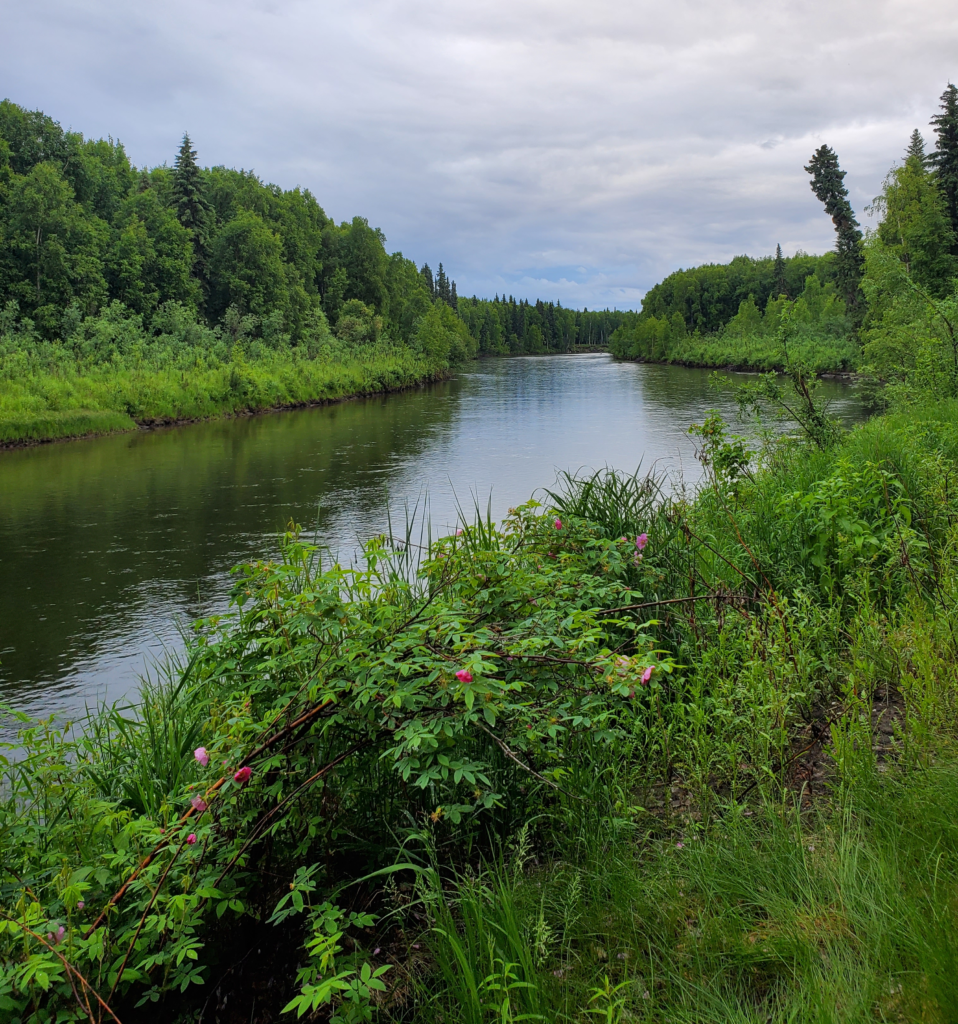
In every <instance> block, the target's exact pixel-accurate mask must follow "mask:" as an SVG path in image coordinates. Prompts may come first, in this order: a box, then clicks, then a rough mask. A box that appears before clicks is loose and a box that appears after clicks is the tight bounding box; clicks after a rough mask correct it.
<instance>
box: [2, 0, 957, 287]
mask: <svg viewBox="0 0 958 1024" xmlns="http://www.w3.org/2000/svg"><path fill="white" fill-rule="evenodd" d="M4 23H5V24H4V33H3V39H2V41H0V92H3V93H4V94H5V95H7V96H9V97H10V98H11V99H13V100H15V101H16V102H19V103H22V104H24V105H27V106H30V107H39V108H41V109H43V110H45V111H46V112H47V113H49V114H51V115H52V116H54V117H56V118H58V119H59V120H60V121H62V122H63V123H64V124H65V125H72V126H73V127H74V128H76V129H78V130H80V131H83V132H84V134H87V135H94V136H99V135H107V134H112V135H113V136H114V137H119V138H121V139H122V140H123V141H124V142H125V143H126V144H127V147H128V150H129V152H130V154H131V156H132V158H133V159H134V160H135V161H136V162H137V163H140V164H144V163H149V164H153V163H158V162H162V161H163V160H172V157H173V155H174V153H175V151H176V148H177V145H178V142H179V138H180V135H181V133H182V132H183V130H184V129H188V130H189V131H190V134H191V136H192V137H193V139H194V141H195V143H196V145H197V148H198V149H199V153H200V158H201V159H202V160H203V161H204V162H207V163H216V164H226V165H230V166H242V167H246V168H253V169H255V170H256V172H257V173H258V174H260V175H261V176H262V177H263V178H265V179H267V180H270V181H275V182H276V183H278V184H280V185H282V186H284V187H292V186H294V185H297V184H299V185H302V186H305V187H308V188H309V189H311V190H312V191H313V193H314V194H315V195H316V196H317V198H318V199H319V201H320V202H321V203H322V204H323V206H324V208H325V209H326V211H327V213H329V214H330V215H332V216H334V217H336V218H337V219H345V218H349V217H351V216H353V215H354V214H360V215H363V216H367V217H368V218H369V220H370V221H371V222H372V223H373V224H375V225H377V226H379V227H381V228H382V229H383V230H384V232H385V233H386V236H387V238H388V240H389V244H390V247H391V248H398V249H401V250H402V251H403V252H404V253H406V255H408V256H410V257H412V258H414V259H416V260H417V261H418V262H422V261H424V260H428V261H429V262H430V263H432V264H433V266H435V265H436V264H437V263H438V261H439V260H442V261H443V262H444V264H445V266H446V267H447V269H448V270H449V272H450V273H451V274H452V276H454V277H455V278H456V279H457V282H458V284H459V290H460V293H461V294H472V293H474V292H475V293H477V294H479V295H492V294H493V293H494V292H496V291H498V292H500V293H501V292H502V291H506V292H507V293H512V294H515V295H517V296H520V295H525V296H526V297H529V298H535V297H537V296H541V297H543V298H550V297H551V298H559V299H561V301H562V302H563V303H564V304H572V305H580V306H581V305H588V306H590V307H595V306H601V305H605V304H609V305H618V306H620V307H622V306H627V305H637V304H638V302H639V300H640V299H641V295H642V294H643V293H644V291H645V290H646V289H647V288H649V287H650V286H651V285H652V284H653V283H654V282H655V281H656V280H658V279H660V278H661V277H662V276H663V275H664V274H666V273H668V272H669V271H670V270H672V269H675V268H676V267H678V266H690V265H694V264H697V263H701V262H706V261H711V260H725V259H728V258H729V257H731V256H733V255H736V254H738V253H742V252H749V253H752V254H763V253H769V252H771V251H773V250H774V248H775V245H776V243H778V242H780V243H781V244H782V246H783V248H784V249H785V250H786V252H790V251H794V250H795V249H796V248H803V249H805V250H807V251H822V250H824V249H826V248H828V247H829V246H831V244H832V231H831V224H830V222H829V221H828V219H827V218H826V217H825V215H824V213H823V212H822V210H821V208H820V206H819V205H818V203H817V202H816V200H815V199H814V197H813V196H812V194H811V192H810V190H809V188H808V177H807V175H806V174H805V172H804V170H803V165H804V164H805V163H807V161H808V158H809V157H810V155H811V153H812V151H813V150H814V148H815V147H816V146H818V145H820V144H821V143H822V142H828V143H829V144H830V145H832V146H833V147H834V148H836V149H837V150H838V153H839V156H840V158H841V161H842V166H843V167H844V168H845V169H846V170H847V171H848V177H847V179H846V183H847V184H848V186H849V189H850V193H851V198H852V201H853V204H854V206H855V208H856V210H858V211H862V210H863V207H864V206H865V204H866V203H868V202H870V201H871V199H872V198H873V197H874V195H875V194H876V193H877V191H878V189H879V187H880V183H881V180H882V177H883V176H884V174H885V172H886V171H887V169H888V167H889V166H890V165H891V163H892V162H893V161H894V160H895V159H896V158H898V157H900V156H901V154H902V153H903V151H904V148H905V146H906V144H907V140H908V135H909V133H910V132H911V130H912V129H913V128H915V127H920V128H922V129H923V130H924V129H926V126H927V124H928V118H929V117H930V116H931V114H932V113H934V112H935V108H936V104H937V98H938V96H939V95H940V93H941V91H942V90H943V88H944V86H945V84H946V83H947V81H948V80H949V78H954V77H956V75H958V59H956V58H955V57H954V54H955V53H958V46H956V44H958V8H956V7H955V5H954V4H953V3H945V2H938V0H911V2H909V3H907V4H906V3H905V2H903V0H877V2H876V0H867V2H866V0H831V2H826V0H792V2H790V3H787V4H786V3H781V2H774V0H773V2H771V3H770V2H769V0H764V2H761V3H760V2H758V0H726V2H724V3H722V4H716V3H706V2H704V0H673V2H671V3H669V4H668V5H664V4H661V3H652V2H650V0H639V2H633V3H631V4H622V3H621V2H618V3H611V2H604V0H592V2H590V3H589V4H588V5H586V4H582V3H581V2H576V3H572V2H570V0H548V2H546V0H510V2H505V0H475V2H473V3H470V4H445V5H437V4H435V3H426V2H424V0H353V2H351V3H350V4H332V3H329V2H319V3H317V2H315V0H231V2H229V3H227V2H221V0H191V2H186V0H165V2H164V3H162V4H156V3H145V2H143V0H79V2H78V0H32V2H31V3H30V4H19V5H16V7H13V6H12V5H11V6H10V8H9V9H8V11H7V12H6V14H5V17H4Z"/></svg>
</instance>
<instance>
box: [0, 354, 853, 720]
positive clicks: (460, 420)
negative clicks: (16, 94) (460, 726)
mask: <svg viewBox="0 0 958 1024" xmlns="http://www.w3.org/2000/svg"><path fill="white" fill-rule="evenodd" d="M708 377H709V374H708V372H707V371H699V370H685V369H681V368H678V367H664V366H640V365H637V364H633V363H613V362H612V361H611V359H610V358H609V357H608V356H606V355H585V356H582V355H578V356H547V357H533V358H521V359H501V360H491V361H488V362H483V363H479V364H475V365H474V366H473V367H470V368H469V369H468V370H466V371H464V372H463V373H461V374H459V375H458V376H457V377H456V378H455V379H453V380H451V381H448V382H445V383H442V384H436V385H431V386H429V387H426V388H422V389H419V390H416V391H412V392H408V393H405V394H401V395H391V396H388V397H384V398H376V399H367V400H364V401H354V402H345V403H342V404H340V405H333V406H327V407H324V408H316V409H305V410H300V411H295V412H286V413H274V414H270V415H265V416H257V417H251V418H244V419H235V420H222V421H218V422H214V423H205V424H197V425H192V426H185V427H178V428H171V429H166V430H157V431H144V432H141V433H138V434H133V435H119V436H116V437H106V438H98V439H93V440H88V441H76V442H72V443H69V444H56V445H47V446H43V447H38V448H32V449H23V450H17V451H6V452H3V451H0V701H3V702H5V703H7V704H12V705H13V706H15V707H17V708H19V709H21V710H24V711H27V712H29V713H31V714H35V715H39V714H49V713H51V712H53V711H57V712H62V713H64V714H66V715H68V716H75V715H76V714H77V713H78V712H80V711H82V709H83V707H84V705H87V704H93V703H96V702H97V701H98V700H104V699H105V700H111V701H112V700H116V699H119V698H122V697H123V696H124V695H126V694H129V693H131V692H133V691H135V689H136V686H137V683H138V679H139V677H140V676H141V675H142V674H143V673H144V671H148V670H149V669H150V666H151V665H152V664H155V662H156V660H157V659H158V658H162V657H163V656H164V653H165V652H166V651H168V650H176V649H178V648H179V647H180V646H181V645H180V630H181V628H182V627H183V626H184V625H186V624H188V623H189V622H190V621H191V620H193V619H195V618H198V617H200V616H202V615H206V614H210V613H212V612H214V611H217V610H222V609H223V608H224V607H225V601H226V594H227V593H228V589H229V570H230V569H231V567H232V566H234V565H235V564H236V563H238V562H241V561H243V560H245V559H249V558H253V557H257V556H260V555H264V554H268V553H270V552H272V551H275V550H276V546H277V536H278V534H279V533H280V532H281V531H282V530H283V528H284V526H285V524H286V523H288V522H289V520H290V519H293V520H295V521H297V522H299V523H301V524H303V525H304V526H306V527H309V528H315V529H316V531H317V533H318V536H319V538H320V539H321V540H322V541H323V542H325V543H327V544H329V545H330V546H331V547H332V548H333V550H334V551H338V552H339V555H340V557H341V559H343V560H348V559H349V558H351V557H352V555H353V553H354V552H355V550H356V546H357V544H358V543H359V542H360V541H361V540H363V539H365V538H368V537H370V536H373V535H375V534H378V533H381V532H382V531H383V530H384V529H385V528H386V524H387V511H389V512H391V515H392V517H393V522H394V523H395V522H396V520H397V519H398V521H399V522H400V523H402V522H403V521H404V518H405V511H404V510H405V508H406V507H409V508H412V507H413V506H415V505H416V503H417V501H418V502H420V503H421V502H422V500H423V499H424V498H425V497H426V496H427V495H428V502H429V515H430V518H431V522H432V527H433V532H434V534H435V533H439V532H443V531H445V530H446V529H447V528H451V527H453V526H454V525H455V522H456V502H457V499H458V501H459V503H461V504H462V506H463V507H464V508H466V509H471V508H472V505H473V499H474V497H475V498H477V499H478V500H479V502H480V504H481V506H482V508H483V509H485V508H486V504H487V502H488V501H489V500H490V497H491V503H492V512H493V516H494V517H496V518H499V517H501V516H502V514H503V513H504V511H505V510H506V509H507V508H508V507H509V506H510V505H515V504H517V503H519V502H521V501H524V500H526V499H527V498H529V497H530V496H531V495H532V493H533V492H534V491H535V490H536V489H537V488H541V487H548V486H550V485H552V484H553V482H554V481H555V478H556V472H557V470H563V469H570V470H577V469H580V468H599V467H602V466H605V465H608V466H614V467H616V468H618V469H622V470H629V471H632V470H635V469H636V467H637V466H638V465H639V464H640V463H641V465H642V467H643V468H644V469H651V468H653V466H654V467H656V468H657V469H659V470H660V471H668V472H670V473H672V474H682V476H683V477H684V479H685V481H686V482H688V483H694V482H695V481H696V480H697V479H698V475H699V469H700V467H699V465H698V463H697V462H696V460H695V457H694V449H693V446H692V443H691V440H690V439H689V437H688V435H687V431H688V427H689V425H690V424H691V423H693V422H701V420H702V419H703V417H704V415H705V413H706V410H708V409H710V408H718V409H721V410H723V411H724V412H726V414H727V415H728V416H729V417H732V416H733V415H734V403H733V402H732V400H731V396H730V394H729V393H727V392H726V393H716V392H715V391H713V390H712V389H710V388H709V386H708ZM828 388H829V391H830V392H831V394H832V396H833V397H834V399H835V402H836V404H835V408H836V409H837V410H838V412H839V414H840V415H843V416H844V417H846V418H849V419H851V418H855V417H856V416H857V410H858V406H857V402H856V400H855V398H854V395H853V393H852V392H850V391H849V389H847V388H846V387H845V386H843V385H841V384H830V385H828Z"/></svg>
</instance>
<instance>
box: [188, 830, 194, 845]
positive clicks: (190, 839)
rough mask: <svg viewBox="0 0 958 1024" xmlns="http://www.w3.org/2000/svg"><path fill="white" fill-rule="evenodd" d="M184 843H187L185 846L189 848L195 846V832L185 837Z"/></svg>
mask: <svg viewBox="0 0 958 1024" xmlns="http://www.w3.org/2000/svg"><path fill="white" fill-rule="evenodd" d="M186 842H187V845H189V846H195V845H196V833H195V832H191V833H190V834H189V835H188V836H187V837H186Z"/></svg>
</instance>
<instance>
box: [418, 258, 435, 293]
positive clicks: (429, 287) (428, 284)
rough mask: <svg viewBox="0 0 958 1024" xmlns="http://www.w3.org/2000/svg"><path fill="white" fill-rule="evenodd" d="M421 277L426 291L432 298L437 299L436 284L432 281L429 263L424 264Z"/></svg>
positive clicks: (420, 272) (420, 273)
mask: <svg viewBox="0 0 958 1024" xmlns="http://www.w3.org/2000/svg"><path fill="white" fill-rule="evenodd" d="M419 276H420V277H421V278H422V283H423V284H424V285H425V288H426V291H427V292H429V296H430V298H433V299H434V298H435V297H436V284H435V282H434V281H433V279H432V267H430V266H429V264H428V263H424V264H423V265H422V269H421V270H420V271H419Z"/></svg>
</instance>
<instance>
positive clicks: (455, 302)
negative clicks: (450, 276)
mask: <svg viewBox="0 0 958 1024" xmlns="http://www.w3.org/2000/svg"><path fill="white" fill-rule="evenodd" d="M449 305H450V306H452V308H453V309H456V310H458V309H459V296H458V295H457V294H456V282H455V281H453V282H452V283H451V284H450V286H449Z"/></svg>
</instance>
